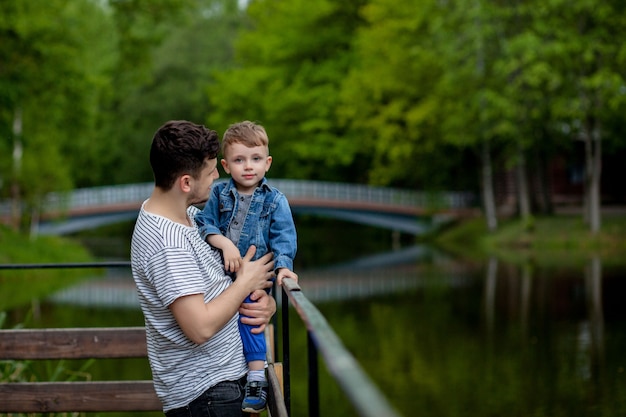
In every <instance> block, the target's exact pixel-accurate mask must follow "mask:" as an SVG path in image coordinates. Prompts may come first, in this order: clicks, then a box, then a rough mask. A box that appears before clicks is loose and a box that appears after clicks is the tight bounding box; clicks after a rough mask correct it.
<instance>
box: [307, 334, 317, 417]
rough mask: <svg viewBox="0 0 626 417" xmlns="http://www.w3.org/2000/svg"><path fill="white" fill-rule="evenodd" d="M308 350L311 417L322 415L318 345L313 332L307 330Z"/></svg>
mask: <svg viewBox="0 0 626 417" xmlns="http://www.w3.org/2000/svg"><path fill="white" fill-rule="evenodd" d="M307 352H308V359H309V361H308V362H309V417H319V415H320V388H319V387H320V384H319V374H318V370H319V368H318V366H317V347H316V346H315V343H314V342H313V337H312V336H311V332H310V331H307Z"/></svg>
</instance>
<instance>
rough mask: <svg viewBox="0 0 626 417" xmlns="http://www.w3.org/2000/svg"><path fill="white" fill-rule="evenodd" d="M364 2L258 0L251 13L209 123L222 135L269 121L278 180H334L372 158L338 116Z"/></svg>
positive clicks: (216, 90)
mask: <svg viewBox="0 0 626 417" xmlns="http://www.w3.org/2000/svg"><path fill="white" fill-rule="evenodd" d="M362 3H363V2H362V1H347V2H334V1H328V0H315V1H304V0H299V1H290V2H274V1H255V2H252V3H251V4H250V6H249V8H248V9H247V13H248V16H249V18H250V24H249V29H247V30H246V31H244V32H243V33H241V35H240V37H239V39H238V40H237V44H236V46H237V49H236V51H237V64H238V66H237V67H236V68H233V69H232V70H229V71H225V72H222V73H221V74H219V75H218V76H217V82H216V83H215V84H213V85H212V86H210V89H209V98H210V100H211V105H212V111H211V112H210V113H209V119H208V120H209V122H210V124H211V125H213V126H215V127H216V128H218V130H222V129H224V128H225V127H226V126H228V125H229V124H230V123H233V122H235V121H238V120H242V119H250V120H255V121H258V122H260V123H262V124H263V125H264V126H265V128H266V129H267V131H268V134H269V137H270V150H271V153H272V155H273V157H274V162H273V164H272V172H271V175H274V176H277V177H290V178H309V179H320V178H325V179H332V178H337V173H338V172H342V169H343V168H344V167H346V166H350V164H351V163H352V162H353V161H354V160H355V158H356V157H357V155H358V156H362V157H363V158H367V154H368V153H367V149H365V148H364V145H365V141H364V140H363V138H357V137H354V136H353V137H350V136H348V135H346V133H345V128H344V127H343V126H341V124H340V122H339V119H338V115H337V107H338V104H339V100H338V95H337V92H338V90H339V89H340V84H341V79H342V77H343V76H344V75H345V74H346V72H347V71H348V68H349V67H350V65H351V63H352V54H351V51H350V48H351V47H350V43H351V40H352V34H353V32H354V30H355V28H356V27H357V26H358V24H359V23H360V19H359V16H358V10H359V6H360V5H361V4H362ZM365 146H366V145H365ZM351 175H352V177H351V179H350V180H363V179H364V178H363V176H362V174H361V173H360V172H358V171H352V173H351ZM344 178H345V177H344Z"/></svg>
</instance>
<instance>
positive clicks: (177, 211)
mask: <svg viewBox="0 0 626 417" xmlns="http://www.w3.org/2000/svg"><path fill="white" fill-rule="evenodd" d="M187 207H188V205H187V202H186V200H185V199H184V198H180V196H176V195H174V192H173V191H167V192H165V191H162V190H161V189H160V188H156V187H155V188H154V190H153V191H152V195H151V196H150V198H149V199H148V201H146V204H145V205H144V210H146V211H148V212H150V213H152V214H156V215H158V216H162V217H165V218H166V219H169V220H171V221H173V222H175V223H180V224H182V225H184V226H191V222H190V220H189V217H188V216H187Z"/></svg>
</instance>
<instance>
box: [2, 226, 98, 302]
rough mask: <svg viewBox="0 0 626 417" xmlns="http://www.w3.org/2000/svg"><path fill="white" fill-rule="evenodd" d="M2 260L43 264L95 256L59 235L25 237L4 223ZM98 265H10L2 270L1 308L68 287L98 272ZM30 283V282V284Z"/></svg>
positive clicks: (81, 259)
mask: <svg viewBox="0 0 626 417" xmlns="http://www.w3.org/2000/svg"><path fill="white" fill-rule="evenodd" d="M0 242H2V248H3V249H2V252H0V263H2V264H31V263H32V264H41V263H59V262H61V263H72V262H90V261H93V258H92V256H91V255H90V254H89V253H88V252H87V251H86V250H85V249H84V248H83V247H82V246H81V245H79V244H77V243H75V242H72V241H69V240H67V239H62V238H58V237H50V236H42V237H38V238H36V239H30V238H28V237H24V236H23V235H21V234H18V233H15V232H13V231H11V230H9V229H8V228H6V227H4V226H0ZM98 273H99V271H96V270H94V269H90V268H86V269H20V270H16V269H6V270H0V286H1V287H2V292H0V311H2V310H4V309H8V308H10V307H13V306H17V305H21V304H24V303H28V302H30V300H33V299H37V298H38V297H40V296H44V295H47V294H50V293H51V292H53V291H54V290H55V289H60V288H64V287H67V286H68V285H69V284H71V283H73V282H77V281H79V280H80V279H84V278H86V277H93V276H96V275H97V274H98ZM25 283H26V284H27V285H26V284H25Z"/></svg>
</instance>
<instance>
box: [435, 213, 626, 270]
mask: <svg viewBox="0 0 626 417" xmlns="http://www.w3.org/2000/svg"><path fill="white" fill-rule="evenodd" d="M432 243H433V244H435V245H436V246H438V247H440V248H442V249H443V250H446V251H448V252H450V253H453V254H454V255H455V256H458V257H461V258H464V259H470V260H475V259H484V258H487V257H489V256H496V257H498V258H500V259H502V260H505V261H508V262H511V263H527V262H529V261H532V262H533V263H535V264H537V265H541V266H570V265H571V266H578V265H581V264H583V263H585V262H587V260H589V259H590V258H591V257H594V256H598V257H600V258H601V259H602V260H603V263H604V264H605V265H626V257H625V256H624V255H625V254H626V214H624V213H623V212H614V211H613V212H611V213H610V214H607V215H605V216H604V217H603V219H602V228H601V231H600V232H599V233H597V234H595V235H593V234H591V233H590V232H589V227H588V226H587V225H586V224H585V223H584V222H583V220H582V216H580V214H578V213H567V212H565V213H560V214H557V215H554V216H545V217H536V218H534V220H533V223H532V225H531V226H530V227H525V226H524V225H523V224H522V222H521V221H520V220H519V219H509V220H504V221H501V222H500V224H499V226H498V230H497V231H496V232H494V233H490V232H489V231H488V230H487V227H486V224H485V221H484V219H483V218H482V217H481V218H472V219H467V220H464V221H462V222H459V223H457V224H454V225H451V226H450V227H448V228H447V229H446V230H444V231H442V232H441V233H440V234H438V235H437V236H435V237H434V238H433V241H432Z"/></svg>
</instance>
